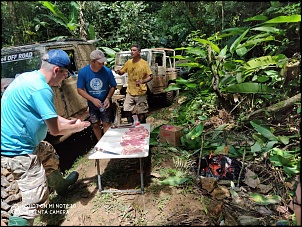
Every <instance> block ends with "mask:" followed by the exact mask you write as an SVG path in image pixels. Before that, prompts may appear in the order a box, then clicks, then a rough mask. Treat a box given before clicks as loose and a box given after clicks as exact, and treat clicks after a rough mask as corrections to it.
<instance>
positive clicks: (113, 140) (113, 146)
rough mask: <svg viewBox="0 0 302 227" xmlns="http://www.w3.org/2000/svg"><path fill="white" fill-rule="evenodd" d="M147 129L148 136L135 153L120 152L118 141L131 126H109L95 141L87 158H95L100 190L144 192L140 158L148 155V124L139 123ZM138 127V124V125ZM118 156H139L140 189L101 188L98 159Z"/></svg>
mask: <svg viewBox="0 0 302 227" xmlns="http://www.w3.org/2000/svg"><path fill="white" fill-rule="evenodd" d="M140 126H143V127H144V128H145V129H147V130H148V136H147V137H146V138H145V145H144V146H143V149H142V151H141V152H138V153H135V154H129V155H128V154H126V155H124V154H121V153H122V150H123V146H121V144H120V142H121V141H122V136H123V135H124V133H125V132H129V131H130V129H131V128H114V129H113V128H109V129H108V130H107V132H106V133H105V134H104V135H103V136H102V138H101V139H100V140H99V141H98V142H97V144H96V145H95V147H94V148H93V149H92V151H90V153H89V156H88V159H95V160H96V166H97V177H98V188H99V191H100V192H139V193H142V194H144V176H143V167H142V158H145V157H148V156H149V140H150V124H140ZM138 127H139V126H138ZM120 158H139V166H140V179H141V189H139V190H136V189H127V190H115V189H113V190H103V189H102V181H101V170H100V162H99V160H100V159H120Z"/></svg>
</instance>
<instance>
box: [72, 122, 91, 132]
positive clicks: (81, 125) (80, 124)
mask: <svg viewBox="0 0 302 227" xmlns="http://www.w3.org/2000/svg"><path fill="white" fill-rule="evenodd" d="M75 124H76V125H77V126H78V127H77V129H78V130H77V132H80V131H82V130H84V129H85V128H87V127H89V126H90V125H91V123H90V122H89V121H81V120H80V119H78V120H76V122H75Z"/></svg>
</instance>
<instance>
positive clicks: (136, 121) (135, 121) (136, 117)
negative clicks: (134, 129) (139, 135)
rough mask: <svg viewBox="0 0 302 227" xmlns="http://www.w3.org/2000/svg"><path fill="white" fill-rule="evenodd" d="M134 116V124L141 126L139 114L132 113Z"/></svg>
mask: <svg viewBox="0 0 302 227" xmlns="http://www.w3.org/2000/svg"><path fill="white" fill-rule="evenodd" d="M132 118H133V124H134V125H135V126H139V125H140V122H139V120H138V116H137V115H132Z"/></svg>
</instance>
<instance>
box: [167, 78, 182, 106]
mask: <svg viewBox="0 0 302 227" xmlns="http://www.w3.org/2000/svg"><path fill="white" fill-rule="evenodd" d="M173 84H174V83H171V84H169V85H173ZM178 94H179V91H178V90H177V91H168V92H166V93H165V96H166V97H165V104H166V106H171V105H172V104H173V102H174V100H175V98H176V97H177V96H178Z"/></svg>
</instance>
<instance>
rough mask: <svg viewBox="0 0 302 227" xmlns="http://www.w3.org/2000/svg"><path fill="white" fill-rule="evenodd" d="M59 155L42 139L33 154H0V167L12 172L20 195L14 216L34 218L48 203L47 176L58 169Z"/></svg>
mask: <svg viewBox="0 0 302 227" xmlns="http://www.w3.org/2000/svg"><path fill="white" fill-rule="evenodd" d="M58 166H59V156H58V155H57V153H56V151H55V149H54V148H53V146H52V145H51V144H50V143H48V142H46V141H42V142H41V143H40V144H39V145H38V146H37V148H36V150H35V152H34V153H33V154H28V155H22V156H15V157H12V158H11V157H7V156H1V167H3V168H6V169H7V170H8V171H10V172H12V174H13V175H14V178H15V180H16V181H17V183H18V187H19V190H20V191H21V195H22V203H21V205H20V206H18V207H16V208H15V209H14V216H18V217H22V218H25V219H34V218H36V217H38V216H39V212H38V211H39V210H42V209H44V208H45V207H46V206H47V204H48V203H49V190H48V183H47V176H49V174H51V173H52V171H54V170H56V169H58Z"/></svg>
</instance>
